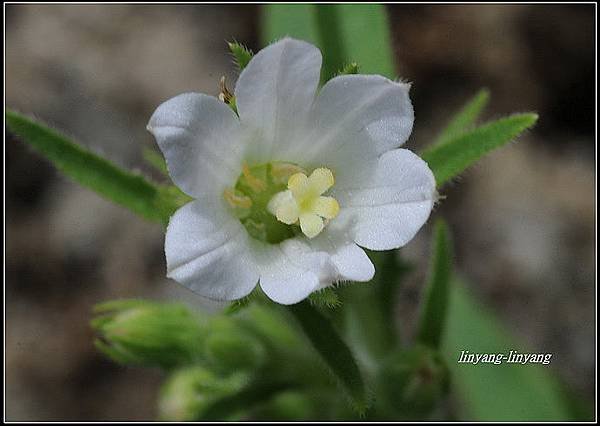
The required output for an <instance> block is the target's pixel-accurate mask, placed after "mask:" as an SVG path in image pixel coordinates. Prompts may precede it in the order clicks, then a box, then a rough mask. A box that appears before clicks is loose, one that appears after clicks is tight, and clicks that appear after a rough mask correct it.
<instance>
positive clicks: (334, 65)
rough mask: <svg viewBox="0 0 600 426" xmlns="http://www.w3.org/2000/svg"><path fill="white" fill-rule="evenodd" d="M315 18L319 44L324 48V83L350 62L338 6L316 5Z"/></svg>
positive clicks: (322, 77)
mask: <svg viewBox="0 0 600 426" xmlns="http://www.w3.org/2000/svg"><path fill="white" fill-rule="evenodd" d="M313 7H314V17H315V19H316V21H317V33H318V35H319V41H320V42H319V44H320V45H321V46H323V51H322V53H323V67H322V69H321V79H322V81H327V80H329V79H330V78H332V77H333V76H335V74H336V71H337V70H339V69H341V68H343V66H344V64H345V63H346V62H347V60H348V55H347V53H346V47H345V46H344V39H343V37H342V35H341V27H340V22H339V21H340V19H339V16H338V15H339V8H338V7H337V6H336V5H330V4H316V5H314V6H313Z"/></svg>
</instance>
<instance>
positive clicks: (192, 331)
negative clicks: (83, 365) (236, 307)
mask: <svg viewBox="0 0 600 426" xmlns="http://www.w3.org/2000/svg"><path fill="white" fill-rule="evenodd" d="M95 312H96V313H97V314H98V316H97V317H96V318H94V319H93V320H92V322H91V325H92V327H93V328H94V329H95V330H96V331H97V332H98V334H99V335H100V337H99V338H98V339H96V341H95V344H96V346H97V347H98V348H99V349H100V350H101V351H102V352H104V353H105V354H106V355H107V356H109V357H110V358H112V359H113V360H114V361H117V362H119V363H121V364H143V365H157V366H160V367H163V368H169V367H173V366H175V365H180V364H185V363H190V362H193V361H195V360H197V359H198V357H199V356H201V354H202V343H203V340H204V338H205V336H206V330H205V327H204V326H203V325H202V324H201V323H200V322H199V318H197V317H195V316H194V315H193V314H192V313H191V312H190V311H189V310H188V308H187V307H185V306H184V305H180V304H163V303H156V302H149V301H143V300H117V301H111V302H107V303H103V304H100V305H97V306H96V307H95Z"/></svg>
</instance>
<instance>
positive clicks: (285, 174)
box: [271, 163, 304, 183]
mask: <svg viewBox="0 0 600 426" xmlns="http://www.w3.org/2000/svg"><path fill="white" fill-rule="evenodd" d="M302 172H304V169H302V167H300V166H296V165H295V164H290V163H276V164H273V166H272V167H271V176H273V179H274V180H275V181H277V183H285V182H287V181H288V179H289V178H290V176H291V175H293V174H294V173H302Z"/></svg>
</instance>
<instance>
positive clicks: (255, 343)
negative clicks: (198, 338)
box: [204, 318, 265, 372]
mask: <svg viewBox="0 0 600 426" xmlns="http://www.w3.org/2000/svg"><path fill="white" fill-rule="evenodd" d="M204 354H205V357H206V360H207V362H208V363H209V365H211V366H212V367H214V368H215V369H216V370H218V371H223V372H233V371H239V370H242V371H250V370H255V369H257V368H258V367H260V366H261V365H262V364H263V363H264V361H265V348H264V346H263V344H262V342H260V341H259V340H258V339H257V338H256V337H255V336H253V335H251V334H247V333H244V332H243V331H242V330H240V329H239V328H238V327H237V326H235V324H234V323H233V322H231V321H226V320H224V319H222V318H221V319H219V320H217V321H213V322H212V323H211V325H210V334H209V335H208V336H207V338H206V340H205V342H204Z"/></svg>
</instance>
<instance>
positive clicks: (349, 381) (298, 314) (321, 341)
mask: <svg viewBox="0 0 600 426" xmlns="http://www.w3.org/2000/svg"><path fill="white" fill-rule="evenodd" d="M289 310H290V312H291V313H292V314H293V315H294V317H295V318H296V320H297V321H298V323H299V324H300V326H301V327H302V330H303V331H304V333H305V335H306V336H307V337H308V339H309V340H310V342H311V343H312V345H313V347H314V348H315V349H316V351H317V352H318V353H319V355H321V358H322V359H323V361H325V363H326V364H327V366H328V367H329V369H330V371H331V372H332V373H333V375H334V376H335V377H336V379H337V380H338V381H339V383H340V385H341V386H342V387H343V389H344V390H345V391H346V393H347V395H348V396H349V398H350V401H351V403H352V406H353V408H354V409H355V410H356V411H357V412H358V413H359V414H364V413H365V412H366V410H367V408H368V407H369V401H368V398H367V391H366V387H365V383H364V381H363V378H362V375H361V372H360V370H359V368H358V364H357V363H356V361H355V359H354V356H353V355H352V352H351V351H350V349H349V348H348V346H346V344H345V343H344V341H343V340H342V339H341V338H340V336H339V335H338V333H337V331H336V330H335V329H334V328H333V326H332V325H331V323H330V322H329V320H328V319H327V318H326V317H325V316H323V314H321V313H320V312H319V311H318V310H317V309H315V308H314V307H313V306H311V304H310V303H309V302H307V301H303V302H300V303H297V304H295V305H290V306H289Z"/></svg>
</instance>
